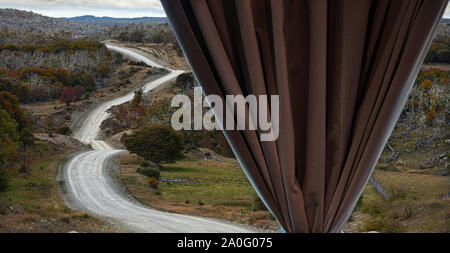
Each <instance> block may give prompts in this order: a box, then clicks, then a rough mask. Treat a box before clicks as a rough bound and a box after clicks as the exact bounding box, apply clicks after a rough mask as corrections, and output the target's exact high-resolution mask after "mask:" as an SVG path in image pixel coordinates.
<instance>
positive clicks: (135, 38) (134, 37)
mask: <svg viewBox="0 0 450 253" xmlns="http://www.w3.org/2000/svg"><path fill="white" fill-rule="evenodd" d="M142 39H144V34H143V33H142V32H139V31H134V32H132V33H131V34H130V40H131V41H132V42H138V43H140V42H142Z"/></svg>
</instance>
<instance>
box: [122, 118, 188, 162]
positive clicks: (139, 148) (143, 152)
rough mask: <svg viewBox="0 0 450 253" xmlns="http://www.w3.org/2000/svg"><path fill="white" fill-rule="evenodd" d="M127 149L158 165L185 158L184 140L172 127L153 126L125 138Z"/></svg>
mask: <svg viewBox="0 0 450 253" xmlns="http://www.w3.org/2000/svg"><path fill="white" fill-rule="evenodd" d="M122 139H123V142H124V144H125V146H126V148H127V149H128V150H129V151H131V152H133V153H136V154H138V155H139V156H141V157H143V158H144V159H146V160H150V161H153V162H156V163H160V162H161V161H165V162H174V161H176V160H178V159H181V158H183V154H182V151H183V149H184V146H183V144H182V142H183V139H182V138H181V136H180V135H179V134H178V133H177V132H175V131H174V130H173V129H172V128H171V127H170V126H164V125H159V124H153V125H151V126H149V127H143V128H141V129H139V130H137V131H135V132H134V133H132V134H130V135H127V136H123V137H122Z"/></svg>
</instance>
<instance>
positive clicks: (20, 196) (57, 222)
mask: <svg viewBox="0 0 450 253" xmlns="http://www.w3.org/2000/svg"><path fill="white" fill-rule="evenodd" d="M73 151H74V150H61V149H58V148H56V147H55V146H54V145H51V144H48V143H45V142H42V141H39V142H38V145H37V147H35V148H34V149H33V150H30V151H29V152H28V155H29V159H30V160H31V163H30V169H29V173H28V174H20V173H19V172H17V171H12V172H11V181H10V185H9V187H8V189H7V191H6V192H4V193H2V194H1V195H0V232H69V231H78V232H114V231H115V228H113V227H112V226H111V225H109V224H108V223H106V222H105V221H102V220H100V219H99V218H97V217H94V216H91V215H89V214H86V213H84V212H79V211H73V210H71V209H69V208H68V207H66V205H65V204H64V201H63V199H62V196H61V194H60V191H59V183H58V182H57V180H56V175H57V173H58V166H59V165H60V163H61V161H63V160H64V159H65V157H66V155H67V154H69V153H71V152H73ZM61 186H62V185H61Z"/></svg>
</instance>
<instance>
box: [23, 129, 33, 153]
mask: <svg viewBox="0 0 450 253" xmlns="http://www.w3.org/2000/svg"><path fill="white" fill-rule="evenodd" d="M20 142H21V143H22V147H23V150H24V151H25V150H26V149H27V147H28V146H32V145H34V135H33V132H31V130H30V129H29V128H24V129H23V130H22V132H21V133H20Z"/></svg>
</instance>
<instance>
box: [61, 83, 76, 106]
mask: <svg viewBox="0 0 450 253" xmlns="http://www.w3.org/2000/svg"><path fill="white" fill-rule="evenodd" d="M59 100H60V101H61V102H62V103H64V102H65V103H66V105H67V106H69V105H70V102H75V101H76V96H75V89H74V88H72V87H66V88H65V89H64V91H63V92H62V93H61V96H60V97H59Z"/></svg>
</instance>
